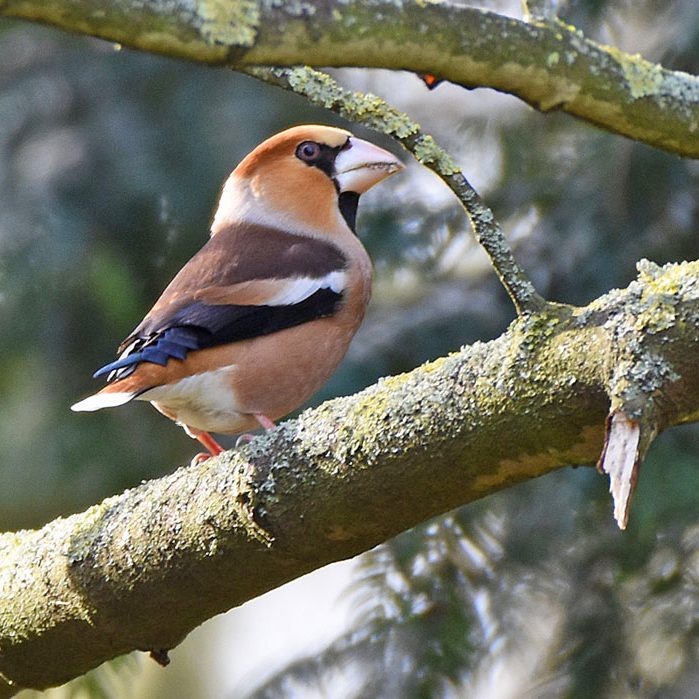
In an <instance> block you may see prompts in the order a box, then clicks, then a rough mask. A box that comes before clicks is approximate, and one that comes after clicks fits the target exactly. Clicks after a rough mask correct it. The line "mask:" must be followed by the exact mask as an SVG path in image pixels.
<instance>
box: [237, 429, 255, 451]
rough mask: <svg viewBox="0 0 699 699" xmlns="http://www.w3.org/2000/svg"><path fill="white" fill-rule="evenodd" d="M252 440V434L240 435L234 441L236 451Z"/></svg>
mask: <svg viewBox="0 0 699 699" xmlns="http://www.w3.org/2000/svg"><path fill="white" fill-rule="evenodd" d="M253 439H255V435H254V434H248V433H247V432H246V433H245V434H241V435H240V436H239V437H238V439H236V440H235V448H236V449H238V447H242V446H243V444H248V443H249V442H252V440H253Z"/></svg>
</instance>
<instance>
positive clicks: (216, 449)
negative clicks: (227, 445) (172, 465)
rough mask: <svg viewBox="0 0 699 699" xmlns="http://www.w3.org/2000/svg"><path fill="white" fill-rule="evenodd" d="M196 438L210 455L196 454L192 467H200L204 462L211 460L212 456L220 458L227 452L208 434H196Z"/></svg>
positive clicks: (204, 453)
mask: <svg viewBox="0 0 699 699" xmlns="http://www.w3.org/2000/svg"><path fill="white" fill-rule="evenodd" d="M194 438H195V439H197V440H199V441H200V442H201V443H202V444H203V445H204V446H205V447H206V448H207V449H208V450H209V453H208V454H207V453H206V452H200V453H199V454H196V455H195V456H194V458H193V459H192V460H191V461H190V464H191V465H192V466H198V465H199V464H201V463H202V462H204V461H207V460H208V459H210V458H211V457H212V456H218V455H219V454H222V453H223V452H224V451H225V449H224V448H223V447H222V446H221V445H220V444H219V443H218V442H217V441H216V440H215V439H214V438H213V437H212V436H211V435H210V434H209V433H208V432H201V433H200V434H195V435H194Z"/></svg>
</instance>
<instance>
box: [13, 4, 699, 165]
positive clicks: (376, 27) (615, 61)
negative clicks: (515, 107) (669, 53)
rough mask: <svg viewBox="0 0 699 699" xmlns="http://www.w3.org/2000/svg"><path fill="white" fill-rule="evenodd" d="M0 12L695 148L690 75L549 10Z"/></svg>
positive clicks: (239, 64) (135, 7)
mask: <svg viewBox="0 0 699 699" xmlns="http://www.w3.org/2000/svg"><path fill="white" fill-rule="evenodd" d="M0 15H5V16H8V17H20V18H24V19H30V20H35V21H40V22H45V23H48V24H53V25H55V26H57V27H61V28H63V29H66V30H69V31H76V32H82V33H86V34H91V35H94V36H99V37H102V38H104V39H109V40H110V41H115V42H119V43H122V44H124V45H126V46H131V47H134V48H138V49H142V50H146V51H153V52H157V53H162V54H166V55H169V56H177V57H180V58H186V59H189V60H195V61H200V62H204V63H211V64H217V65H228V66H231V67H234V68H243V67H246V66H253V65H266V66H282V65H284V66H290V65H299V64H307V65H312V66H364V67H375V68H390V69H399V70H410V71H416V72H420V73H431V74H434V75H436V76H438V77H440V78H443V79H445V80H450V81H452V82H454V83H458V84H460V85H464V86H466V87H492V88H494V89H496V90H500V91H503V92H509V93H512V94H513V95H517V96H518V97H520V98H521V99H522V100H524V101H526V102H528V103H529V104H530V105H532V106H533V107H535V108H537V109H540V110H541V111H550V110H562V111H566V112H568V113H570V114H573V115H575V116H578V117H581V118H583V119H585V120H586V121H588V122H590V123H593V124H596V125H598V126H600V127H602V128H604V129H607V130H609V131H613V132H615V133H619V134H623V135H625V136H629V137H631V138H634V139H636V140H639V141H643V142H645V143H648V144H651V145H654V146H656V147H659V148H663V149H666V150H669V151H672V152H675V153H679V154H682V155H687V156H691V157H698V156H699V80H698V79H697V78H696V77H695V76H692V75H688V74H687V73H682V72H678V71H670V70H665V69H664V68H662V67H661V66H658V65H655V64H652V63H649V62H648V61H645V60H644V59H642V58H641V57H639V56H631V55H628V54H625V53H623V52H621V51H619V50H617V49H615V48H612V47H609V46H602V45H600V44H597V43H595V42H592V41H590V40H588V39H586V38H585V37H584V36H583V35H582V33H581V32H579V31H577V30H576V29H575V28H574V27H571V26H568V25H565V24H563V23H562V22H559V21H557V20H552V21H548V22H545V21H542V20H537V21H528V22H524V21H519V20H515V19H512V18H509V17H503V16H501V15H498V14H495V13H492V12H486V11H482V10H477V9H474V8H470V7H464V6H456V5H452V4H451V3H449V2H425V1H424V0H403V1H396V0H372V1H371V2H366V0H342V1H337V2H331V1H330V0H306V1H304V2H285V3H272V2H266V1H264V0H150V1H149V2H142V0H113V2H110V3H104V2H103V1H102V0H0ZM406 79H407V78H406Z"/></svg>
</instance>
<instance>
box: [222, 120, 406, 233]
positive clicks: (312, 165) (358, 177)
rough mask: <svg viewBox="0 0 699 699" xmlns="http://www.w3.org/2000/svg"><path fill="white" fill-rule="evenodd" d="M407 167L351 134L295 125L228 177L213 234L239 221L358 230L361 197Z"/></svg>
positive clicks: (307, 229)
mask: <svg viewBox="0 0 699 699" xmlns="http://www.w3.org/2000/svg"><path fill="white" fill-rule="evenodd" d="M402 168H403V164H402V163H401V162H400V161H399V160H398V159H397V158H396V157H395V156H394V155H392V154H391V153H389V152H388V151H386V150H384V149H383V148H379V147H378V146H375V145H374V144H372V143H369V142H368V141H364V140H362V139H359V138H357V137H355V136H353V135H352V134H351V133H350V132H349V131H345V130H344V129H338V128H334V127H330V126H318V125H304V126H296V127H293V128H291V129H287V130H286V131H282V132H281V133H278V134H276V135H275V136H272V137H271V138H269V139H267V140H266V141H264V143H261V144H260V145H259V146H258V147H257V148H255V150H253V151H252V152H251V153H250V154H249V155H247V156H246V157H245V158H244V159H243V160H242V161H241V163H240V164H239V165H238V167H237V168H236V169H235V170H234V171H233V173H232V174H231V176H230V177H229V178H228V180H227V182H226V184H225V186H224V188H223V192H222V193H221V199H220V201H219V207H218V210H217V212H216V215H215V217H214V221H213V224H212V228H211V231H212V235H213V234H215V233H216V232H217V231H218V230H220V229H221V228H222V227H224V226H226V225H229V224H230V223H233V222H236V221H247V222H250V223H260V224H264V225H274V226H275V227H279V226H280V225H281V226H285V227H286V228H287V229H289V230H301V229H302V230H303V232H307V233H310V232H312V231H313V230H314V229H315V230H318V231H332V230H334V229H335V228H336V227H337V225H338V221H343V220H344V222H346V224H347V225H348V226H349V227H350V228H352V229H353V228H354V216H355V213H356V208H357V202H358V199H359V195H360V194H363V193H364V192H366V191H367V190H368V189H370V188H371V187H373V186H374V185H375V184H377V183H378V182H380V181H381V180H383V179H385V178H386V177H388V176H389V175H392V174H393V173H395V172H398V171H399V170H401V169H402Z"/></svg>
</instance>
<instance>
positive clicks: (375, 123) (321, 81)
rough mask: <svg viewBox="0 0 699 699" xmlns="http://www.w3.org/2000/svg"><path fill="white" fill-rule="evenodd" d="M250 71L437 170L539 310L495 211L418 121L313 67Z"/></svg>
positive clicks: (495, 259) (518, 298)
mask: <svg viewBox="0 0 699 699" xmlns="http://www.w3.org/2000/svg"><path fill="white" fill-rule="evenodd" d="M245 72H246V73H248V75H252V76H253V77H255V78H258V79H260V80H263V81H264V82H267V83H271V84H273V85H277V86H279V87H282V88H284V89H286V90H289V91H291V92H294V93H296V94H298V95H302V96H303V97H305V98H306V99H307V100H308V101H309V102H311V103H312V104H315V105H317V106H319V107H324V108H325V109H331V110H332V111H334V112H337V113H338V114H340V115H341V116H343V117H344V118H345V119H347V120H349V121H352V122H355V123H359V124H364V125H365V126H368V127H369V128H372V129H374V130H376V131H379V132H380V133H382V134H385V135H386V136H390V137H391V138H393V139H395V140H396V141H398V142H399V143H400V144H401V145H402V146H403V147H404V148H405V149H406V150H407V151H408V152H409V153H410V154H411V155H412V156H413V157H414V158H415V159H416V160H417V161H418V162H419V163H421V164H422V165H424V166H425V167H427V168H429V169H430V170H432V172H434V173H435V174H436V175H437V176H438V177H439V178H440V179H441V180H442V181H443V182H444V183H445V184H446V185H447V187H449V189H451V191H452V192H453V193H454V194H455V195H456V198H457V199H458V200H459V202H460V203H461V205H462V206H463V207H464V210H465V211H466V215H467V216H468V218H469V220H470V221H471V225H472V227H473V233H474V236H475V237H476V240H477V241H478V242H479V243H480V244H481V245H482V246H483V249H484V250H485V252H486V253H487V255H488V257H489V258H490V261H491V262H492V264H493V267H494V269H495V272H496V273H497V275H498V277H499V279H500V281H501V282H502V285H503V286H504V287H505V290H506V291H507V293H508V294H509V296H510V298H511V299H512V302H513V303H514V305H515V308H516V309H517V313H518V314H519V315H522V314H524V313H536V312H538V311H541V310H542V309H543V308H544V306H545V304H546V301H545V300H544V299H543V298H542V297H541V296H539V294H538V293H537V292H536V289H534V286H533V284H532V283H531V281H530V280H529V278H528V277H527V276H526V274H525V273H524V271H523V270H522V269H521V268H520V266H519V265H518V264H517V261H516V260H515V258H514V255H513V254H512V250H511V249H510V246H509V245H508V244H507V241H506V240H505V236H504V234H503V232H502V229H501V228H500V225H499V224H498V222H497V220H496V219H495V216H493V212H492V211H491V210H490V208H489V207H488V206H486V204H485V202H483V200H482V199H481V198H480V196H478V193H477V192H476V190H475V189H474V188H473V187H472V186H471V184H470V183H469V182H468V180H467V179H466V177H465V176H464V174H463V172H461V170H460V168H459V167H458V166H457V165H456V164H455V163H454V161H453V160H452V158H451V156H450V155H449V154H448V153H447V152H446V151H445V150H443V149H442V148H440V147H439V146H438V145H437V143H436V142H435V140H434V139H433V138H432V136H430V135H429V134H425V133H423V131H422V129H421V128H420V126H419V124H417V123H416V122H414V121H413V120H412V119H410V117H408V116H407V115H406V114H403V113H402V112H399V111H398V110H397V109H395V108H394V107H392V106H391V105H389V104H388V103H386V102H385V101H384V100H382V99H381V98H380V97H377V96H376V95H371V94H367V95H365V94H363V93H361V92H350V91H349V90H345V89H344V88H342V87H340V85H338V84H337V82H335V81H334V80H333V79H332V78H331V77H330V76H329V75H326V74H325V73H321V72H319V71H317V70H313V69H312V68H259V67H257V68H248V69H247V70H246V71H245Z"/></svg>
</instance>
